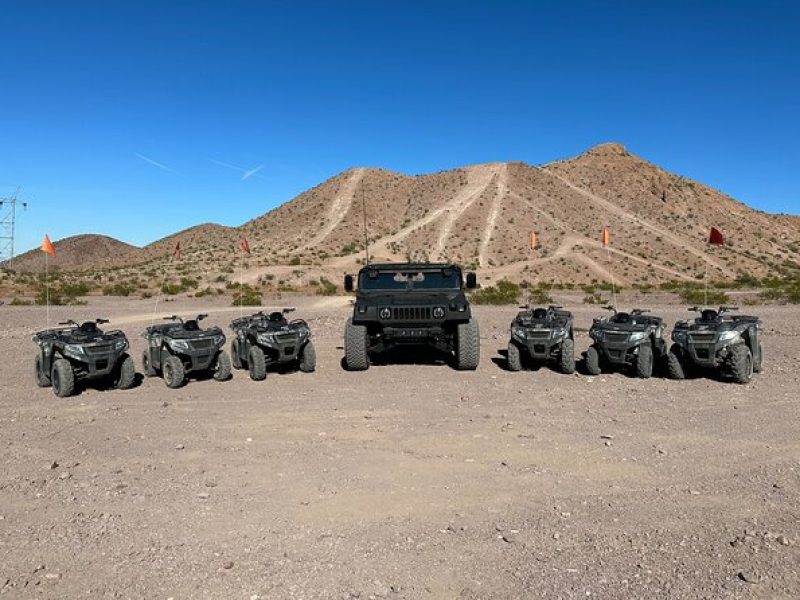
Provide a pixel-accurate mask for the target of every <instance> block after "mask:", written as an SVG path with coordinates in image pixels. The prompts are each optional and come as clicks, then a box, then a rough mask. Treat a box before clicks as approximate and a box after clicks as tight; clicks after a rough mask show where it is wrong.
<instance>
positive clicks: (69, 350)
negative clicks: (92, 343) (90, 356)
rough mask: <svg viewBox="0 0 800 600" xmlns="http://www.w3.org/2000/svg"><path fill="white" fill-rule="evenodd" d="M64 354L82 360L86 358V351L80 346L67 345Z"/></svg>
mask: <svg viewBox="0 0 800 600" xmlns="http://www.w3.org/2000/svg"><path fill="white" fill-rule="evenodd" d="M64 354H66V355H67V356H71V357H72V358H78V359H82V358H83V357H84V356H86V351H85V350H84V349H83V346H81V345H80V344H66V345H65V346H64Z"/></svg>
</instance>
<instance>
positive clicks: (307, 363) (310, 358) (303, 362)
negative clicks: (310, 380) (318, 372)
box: [298, 342, 317, 373]
mask: <svg viewBox="0 0 800 600" xmlns="http://www.w3.org/2000/svg"><path fill="white" fill-rule="evenodd" d="M298 368H299V369H300V370H301V371H302V372H303V373H313V372H314V370H315V369H316V368H317V350H316V348H314V344H312V343H311V342H308V343H307V344H306V345H305V346H303V349H302V350H300V360H299V363H298Z"/></svg>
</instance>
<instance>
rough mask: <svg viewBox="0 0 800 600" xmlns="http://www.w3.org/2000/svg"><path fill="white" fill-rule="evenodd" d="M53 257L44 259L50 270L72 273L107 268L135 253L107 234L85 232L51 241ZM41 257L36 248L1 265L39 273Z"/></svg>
mask: <svg viewBox="0 0 800 600" xmlns="http://www.w3.org/2000/svg"><path fill="white" fill-rule="evenodd" d="M53 247H54V248H55V250H56V255H55V256H52V257H48V264H49V267H50V268H51V269H59V270H62V271H76V270H85V269H96V268H103V267H109V266H112V265H113V264H115V262H114V261H116V260H117V259H119V258H120V257H123V256H127V255H129V254H130V253H131V252H132V251H136V250H139V249H138V248H137V247H136V246H131V245H130V244H126V243H125V242H121V241H119V240H117V239H114V238H112V237H108V236H107V235H98V234H93V233H87V234H82V235H74V236H71V237H67V238H64V239H62V240H57V241H55V242H53ZM44 259H45V255H44V253H43V252H42V251H40V250H39V249H38V248H35V249H33V250H29V251H28V252H25V253H24V254H20V255H19V256H17V257H15V258H14V260H13V261H11V264H10V265H9V264H8V263H4V264H3V266H10V267H11V268H13V269H15V270H17V271H26V272H34V273H39V272H43V271H44V267H45V264H44Z"/></svg>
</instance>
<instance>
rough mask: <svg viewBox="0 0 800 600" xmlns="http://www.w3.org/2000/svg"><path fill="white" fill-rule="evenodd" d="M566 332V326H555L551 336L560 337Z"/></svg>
mask: <svg viewBox="0 0 800 600" xmlns="http://www.w3.org/2000/svg"><path fill="white" fill-rule="evenodd" d="M566 333H567V328H566V327H557V328H556V329H554V330H553V337H561V336H562V335H565V334H566Z"/></svg>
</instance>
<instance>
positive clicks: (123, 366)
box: [114, 354, 136, 390]
mask: <svg viewBox="0 0 800 600" xmlns="http://www.w3.org/2000/svg"><path fill="white" fill-rule="evenodd" d="M116 369H117V371H116V374H115V377H114V387H115V388H117V389H118V390H129V389H130V388H132V387H133V384H134V383H136V365H135V364H133V357H132V356H131V355H130V354H123V355H122V356H120V357H119V362H118V363H117V366H116Z"/></svg>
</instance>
